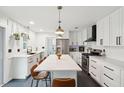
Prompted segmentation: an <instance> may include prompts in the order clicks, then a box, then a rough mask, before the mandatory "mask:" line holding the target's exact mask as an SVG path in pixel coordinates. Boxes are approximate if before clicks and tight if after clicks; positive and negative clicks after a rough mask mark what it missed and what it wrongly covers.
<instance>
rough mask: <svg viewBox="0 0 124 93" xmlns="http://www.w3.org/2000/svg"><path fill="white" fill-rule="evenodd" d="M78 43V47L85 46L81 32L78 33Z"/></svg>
mask: <svg viewBox="0 0 124 93" xmlns="http://www.w3.org/2000/svg"><path fill="white" fill-rule="evenodd" d="M77 39H78V40H77V41H78V45H82V44H83V41H82V32H81V31H78V32H77Z"/></svg>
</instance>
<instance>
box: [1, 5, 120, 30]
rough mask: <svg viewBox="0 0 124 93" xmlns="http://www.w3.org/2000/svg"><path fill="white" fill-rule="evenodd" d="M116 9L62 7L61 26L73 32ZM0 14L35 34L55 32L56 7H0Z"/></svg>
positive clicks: (107, 7)
mask: <svg viewBox="0 0 124 93" xmlns="http://www.w3.org/2000/svg"><path fill="white" fill-rule="evenodd" d="M118 8H119V6H63V9H62V11H61V20H62V25H61V26H62V28H63V29H64V30H66V31H70V30H74V28H75V27H79V28H82V27H84V26H87V25H90V24H94V23H96V21H97V20H99V19H101V18H102V17H104V16H106V15H108V14H110V13H111V12H113V11H114V10H116V9H118ZM0 12H1V13H3V14H5V15H7V16H8V17H10V18H12V19H14V20H16V21H18V22H20V23H21V24H23V25H25V26H30V28H31V29H32V30H33V31H35V32H42V31H43V32H51V31H55V30H56V29H57V26H58V10H57V7H56V6H8V7H5V6H1V7H0ZM29 21H34V23H35V24H34V25H30V24H29ZM40 29H42V31H40Z"/></svg>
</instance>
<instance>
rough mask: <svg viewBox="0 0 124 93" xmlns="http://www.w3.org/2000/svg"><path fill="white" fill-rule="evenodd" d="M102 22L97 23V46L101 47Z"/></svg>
mask: <svg viewBox="0 0 124 93" xmlns="http://www.w3.org/2000/svg"><path fill="white" fill-rule="evenodd" d="M103 32H104V21H103V19H102V20H100V21H99V22H97V45H98V46H99V45H103Z"/></svg>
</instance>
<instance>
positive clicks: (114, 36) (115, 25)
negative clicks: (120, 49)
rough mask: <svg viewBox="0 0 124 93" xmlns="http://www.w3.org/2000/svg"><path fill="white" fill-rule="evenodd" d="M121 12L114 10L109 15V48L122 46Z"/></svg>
mask: <svg viewBox="0 0 124 93" xmlns="http://www.w3.org/2000/svg"><path fill="white" fill-rule="evenodd" d="M121 20H122V12H121V9H119V10H116V11H115V12H113V13H112V14H111V15H110V46H119V45H122V29H121V28H122V25H121Z"/></svg>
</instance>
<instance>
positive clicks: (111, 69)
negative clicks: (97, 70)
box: [103, 64, 120, 76]
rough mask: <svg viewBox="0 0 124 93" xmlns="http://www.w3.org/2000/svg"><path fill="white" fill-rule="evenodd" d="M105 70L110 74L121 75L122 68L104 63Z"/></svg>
mask: <svg viewBox="0 0 124 93" xmlns="http://www.w3.org/2000/svg"><path fill="white" fill-rule="evenodd" d="M103 72H104V73H107V74H109V75H114V76H115V75H117V76H120V69H119V68H118V67H116V66H114V65H109V64H107V65H103Z"/></svg>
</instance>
